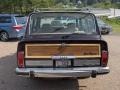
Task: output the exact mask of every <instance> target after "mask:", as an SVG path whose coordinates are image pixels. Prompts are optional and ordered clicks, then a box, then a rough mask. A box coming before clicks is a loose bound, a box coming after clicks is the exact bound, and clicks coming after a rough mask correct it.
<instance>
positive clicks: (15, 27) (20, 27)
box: [13, 25, 23, 31]
mask: <svg viewBox="0 0 120 90" xmlns="http://www.w3.org/2000/svg"><path fill="white" fill-rule="evenodd" d="M22 28H23V27H22V26H21V25H16V26H13V29H14V30H16V31H19V30H21V29H22Z"/></svg>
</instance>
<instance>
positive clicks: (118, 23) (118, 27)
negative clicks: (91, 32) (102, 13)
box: [101, 17, 120, 33]
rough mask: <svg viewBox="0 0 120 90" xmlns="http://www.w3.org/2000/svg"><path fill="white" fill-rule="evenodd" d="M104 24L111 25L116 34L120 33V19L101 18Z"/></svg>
mask: <svg viewBox="0 0 120 90" xmlns="http://www.w3.org/2000/svg"><path fill="white" fill-rule="evenodd" d="M101 18H102V19H103V21H104V22H106V23H107V24H109V25H111V26H112V28H113V32H114V33H120V19H115V18H113V19H108V18H107V17H101Z"/></svg>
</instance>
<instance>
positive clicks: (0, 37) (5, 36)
mask: <svg viewBox="0 0 120 90" xmlns="http://www.w3.org/2000/svg"><path fill="white" fill-rule="evenodd" d="M8 39H9V35H8V33H7V32H1V33H0V40H1V41H4V42H6V41H8Z"/></svg>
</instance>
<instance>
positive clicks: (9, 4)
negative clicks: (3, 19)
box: [0, 0, 120, 13]
mask: <svg viewBox="0 0 120 90" xmlns="http://www.w3.org/2000/svg"><path fill="white" fill-rule="evenodd" d="M78 1H81V2H82V3H81V5H79V7H83V6H94V7H102V8H110V7H114V8H120V3H119V2H120V0H0V13H29V12H31V11H33V10H34V9H37V8H49V7H53V8H55V7H64V6H69V7H73V6H76V5H78Z"/></svg>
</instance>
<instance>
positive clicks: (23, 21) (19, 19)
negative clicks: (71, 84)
mask: <svg viewBox="0 0 120 90" xmlns="http://www.w3.org/2000/svg"><path fill="white" fill-rule="evenodd" d="M15 19H16V22H17V24H26V22H27V17H22V16H16V17H15Z"/></svg>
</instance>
